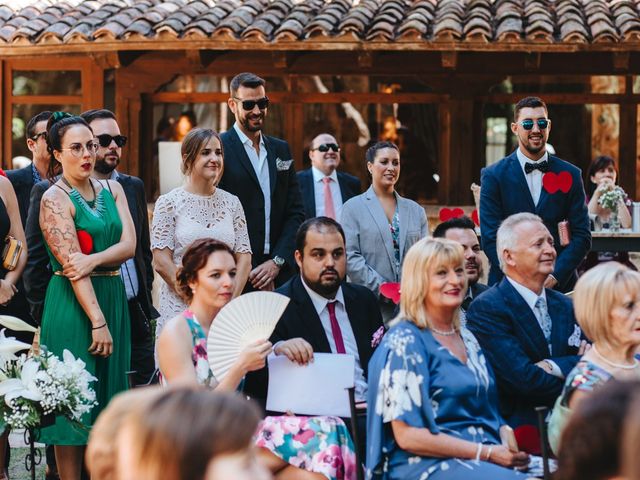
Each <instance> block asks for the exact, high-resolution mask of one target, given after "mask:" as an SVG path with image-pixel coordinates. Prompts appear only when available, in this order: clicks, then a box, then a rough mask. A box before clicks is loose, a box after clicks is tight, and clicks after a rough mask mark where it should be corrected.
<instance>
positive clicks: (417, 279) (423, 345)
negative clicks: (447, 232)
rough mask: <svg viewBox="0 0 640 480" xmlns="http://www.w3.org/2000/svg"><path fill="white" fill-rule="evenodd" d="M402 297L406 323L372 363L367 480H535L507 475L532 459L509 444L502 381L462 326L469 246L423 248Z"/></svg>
mask: <svg viewBox="0 0 640 480" xmlns="http://www.w3.org/2000/svg"><path fill="white" fill-rule="evenodd" d="M401 290H402V297H401V300H400V315H399V317H398V318H396V319H395V320H394V322H393V323H394V325H393V327H392V328H391V329H390V330H389V331H388V332H387V334H386V335H385V337H384V339H383V341H382V343H381V344H380V346H379V347H378V349H377V350H376V352H375V353H374V355H373V357H372V359H371V362H370V363H369V398H368V405H369V409H368V418H367V427H368V430H367V442H368V445H367V474H368V477H367V478H373V479H385V480H391V479H403V480H412V479H416V480H417V479H421V478H426V476H428V477H429V480H433V479H435V480H439V479H447V480H457V479H461V480H462V479H464V480H467V479H485V478H491V479H493V480H496V479H498V480H500V479H505V480H506V479H515V478H526V475H524V474H522V473H519V472H516V471H514V470H511V469H510V468H506V467H523V466H526V465H527V463H528V456H527V454H526V453H524V452H517V453H513V452H510V451H509V450H508V449H507V448H506V447H504V446H502V445H501V442H500V435H499V429H500V427H501V425H502V424H503V423H504V422H503V421H502V419H501V418H500V415H499V413H498V400H497V392H496V384H495V380H494V377H493V373H492V372H491V370H489V367H488V364H487V362H486V360H485V358H484V355H483V353H482V351H481V350H480V346H479V345H478V342H477V341H476V339H475V338H474V336H473V335H472V334H471V333H470V332H469V331H468V330H467V329H466V328H464V327H461V326H460V321H459V312H460V305H461V304H462V300H463V299H464V296H465V294H466V290H467V278H466V275H465V271H464V254H463V250H462V246H461V245H460V244H458V243H456V242H453V241H451V240H446V239H442V238H437V239H422V240H420V241H418V242H417V243H416V244H414V245H413V246H412V247H411V249H410V250H409V252H408V253H407V256H406V257H405V260H404V265H403V268H402V285H401ZM425 474H426V475H425Z"/></svg>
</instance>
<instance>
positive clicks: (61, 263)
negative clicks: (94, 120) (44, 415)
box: [40, 112, 135, 480]
mask: <svg viewBox="0 0 640 480" xmlns="http://www.w3.org/2000/svg"><path fill="white" fill-rule="evenodd" d="M47 132H48V135H47V144H48V149H49V152H50V153H51V163H50V166H49V175H50V177H51V178H52V177H53V175H54V172H56V171H60V172H61V175H60V178H59V179H58V180H57V181H56V182H55V183H53V186H52V187H51V188H49V190H47V191H46V192H45V194H44V195H43V197H42V201H41V206H40V228H41V229H42V233H43V237H44V240H45V243H46V247H47V251H48V252H49V257H50V260H51V270H52V271H53V276H52V277H51V280H50V282H49V286H48V288H47V293H46V296H45V301H44V309H43V314H42V334H41V338H40V341H41V343H42V344H43V345H46V347H47V349H48V350H49V351H50V352H52V353H54V354H55V355H57V356H59V357H62V355H63V351H64V350H69V351H70V352H71V353H72V354H73V355H74V356H75V357H76V358H80V359H82V361H83V362H84V363H85V364H86V368H87V370H88V371H89V372H90V373H91V374H92V375H93V376H95V377H96V378H97V381H96V382H95V383H94V385H93V387H94V389H95V391H96V401H97V405H96V406H95V407H94V408H93V409H92V410H91V412H89V413H87V414H86V415H84V416H83V417H82V419H81V423H82V424H83V425H84V427H85V428H78V426H76V425H72V424H71V423H69V422H68V421H67V420H66V419H64V418H56V421H55V424H54V425H53V426H50V427H46V428H43V429H42V436H41V440H42V441H43V442H44V443H47V444H49V445H54V446H55V453H56V461H57V464H58V472H59V474H60V478H62V479H63V480H74V479H80V476H81V472H82V457H83V453H84V447H85V445H86V444H87V437H88V435H89V430H90V428H91V426H92V425H93V423H94V421H95V419H96V418H97V416H98V414H99V413H100V411H101V410H102V409H103V408H104V407H105V406H106V405H107V404H108V403H109V400H110V399H111V397H112V396H113V395H115V394H116V393H118V392H120V391H122V390H126V389H127V376H126V372H127V371H128V370H129V352H130V343H131V341H130V329H129V310H128V307H127V297H126V293H125V289H124V284H123V282H122V279H121V278H120V266H121V264H122V263H123V262H124V261H125V260H127V259H129V258H131V257H132V256H133V255H134V252H135V233H134V226H133V221H132V220H131V216H130V214H129V208H128V206H127V199H126V197H125V194H124V191H123V190H122V187H121V186H120V184H118V183H117V182H114V181H111V180H104V181H99V180H94V179H92V178H91V175H92V172H93V167H94V163H95V156H96V151H97V149H98V144H97V143H96V141H95V138H94V136H93V131H92V130H91V128H90V127H89V125H88V124H87V123H86V122H85V120H83V119H82V118H81V117H76V116H71V115H69V114H67V113H64V112H55V113H54V114H53V115H52V117H51V118H50V119H49V122H48V124H47Z"/></svg>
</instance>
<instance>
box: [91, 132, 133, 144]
mask: <svg viewBox="0 0 640 480" xmlns="http://www.w3.org/2000/svg"><path fill="white" fill-rule="evenodd" d="M96 138H97V139H98V142H99V143H100V146H101V147H103V148H107V147H108V146H109V145H111V142H112V141H113V142H116V145H117V146H118V147H120V148H122V147H124V146H125V145H126V144H127V137H125V136H124V135H116V136H115V137H114V136H112V135H109V134H108V133H103V134H102V135H98V136H97V137H96Z"/></svg>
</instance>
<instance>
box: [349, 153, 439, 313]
mask: <svg viewBox="0 0 640 480" xmlns="http://www.w3.org/2000/svg"><path fill="white" fill-rule="evenodd" d="M366 159H367V169H368V170H369V175H370V176H371V187H369V189H368V190H367V191H366V192H364V193H363V194H361V195H358V196H356V197H353V198H352V199H351V200H349V201H348V202H347V203H345V204H344V206H343V207H342V221H341V223H342V227H343V228H344V233H345V236H346V240H347V274H348V275H349V278H350V279H351V281H352V282H353V283H358V284H360V285H364V286H365V287H367V288H369V289H370V290H372V291H373V292H374V293H375V294H376V295H378V296H379V299H380V309H381V311H382V318H383V320H384V321H385V323H386V322H388V321H389V320H390V319H391V317H392V316H393V314H394V312H395V310H396V308H395V305H394V304H393V303H392V302H391V301H389V300H388V299H386V298H384V297H383V296H381V295H380V285H381V284H382V283H385V282H399V281H400V276H401V267H402V261H403V259H404V255H405V253H406V252H407V251H408V250H409V248H410V247H411V245H413V244H414V243H415V242H417V241H418V240H420V239H421V238H423V237H425V236H427V233H428V232H427V215H426V213H425V211H424V208H422V207H421V206H420V205H418V204H417V203H416V202H414V201H413V200H409V199H407V198H403V197H401V196H400V195H398V193H397V192H396V190H395V185H396V183H397V182H398V178H399V177H400V150H399V149H398V147H397V146H396V145H395V144H394V143H392V142H378V143H376V144H374V145H373V146H372V147H371V148H369V149H368V150H367V153H366Z"/></svg>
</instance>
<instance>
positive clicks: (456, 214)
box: [438, 207, 464, 222]
mask: <svg viewBox="0 0 640 480" xmlns="http://www.w3.org/2000/svg"><path fill="white" fill-rule="evenodd" d="M463 215H464V210H462V209H461V208H447V207H444V208H441V209H440V213H439V215H438V216H439V217H440V221H441V222H446V221H447V220H451V219H452V218H460V217H462V216H463Z"/></svg>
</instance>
